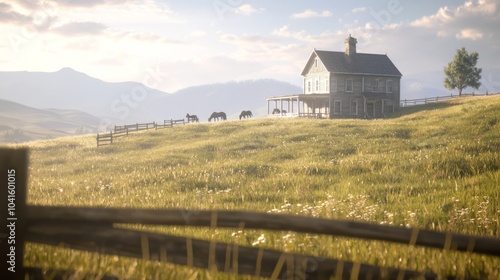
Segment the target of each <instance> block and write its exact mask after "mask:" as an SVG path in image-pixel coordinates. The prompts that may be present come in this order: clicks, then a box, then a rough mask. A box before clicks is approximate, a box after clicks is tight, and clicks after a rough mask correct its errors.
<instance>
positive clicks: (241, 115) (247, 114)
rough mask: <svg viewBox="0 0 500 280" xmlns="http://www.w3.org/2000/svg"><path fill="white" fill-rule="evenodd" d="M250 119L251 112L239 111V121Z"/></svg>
mask: <svg viewBox="0 0 500 280" xmlns="http://www.w3.org/2000/svg"><path fill="white" fill-rule="evenodd" d="M251 117H253V115H252V111H241V114H240V120H241V119H242V118H251Z"/></svg>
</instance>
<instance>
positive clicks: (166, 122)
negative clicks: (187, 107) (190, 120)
mask: <svg viewBox="0 0 500 280" xmlns="http://www.w3.org/2000/svg"><path fill="white" fill-rule="evenodd" d="M181 124H182V125H184V124H186V122H185V121H184V119H180V120H173V119H172V120H164V121H163V124H158V123H157V124H156V126H155V128H156V129H160V128H166V127H174V126H177V125H181Z"/></svg>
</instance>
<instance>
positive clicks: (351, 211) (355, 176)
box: [26, 96, 500, 279]
mask: <svg viewBox="0 0 500 280" xmlns="http://www.w3.org/2000/svg"><path fill="white" fill-rule="evenodd" d="M405 110H406V111H405ZM405 110H403V112H402V113H401V114H400V116H396V117H394V118H391V119H385V120H310V119H255V120H245V121H227V122H223V123H212V124H189V125H186V126H182V127H176V128H173V129H163V130H158V131H145V132H141V133H136V134H131V135H130V136H128V137H125V138H121V139H119V140H118V141H117V142H116V143H114V144H113V145H111V146H105V147H99V148H97V147H96V143H95V136H94V135H89V136H83V137H74V138H61V139H57V140H48V141H38V142H32V143H29V144H27V146H28V147H29V148H30V151H31V153H30V178H29V193H28V202H29V203H30V204H37V205H67V206H77V205H85V206H104V207H136V208H171V207H176V208H179V207H180V208H189V209H234V210H236V209H237V210H249V211H265V212H270V213H290V214H296V215H306V216H316V217H327V218H333V219H352V220H360V221H367V222H373V223H380V224H393V225H396V226H403V227H419V228H426V229H434V230H440V231H445V230H446V231H453V232H457V233H464V234H474V235H487V236H493V237H497V238H498V237H500V234H499V231H498V228H499V221H498V217H499V216H500V208H499V205H500V204H499V202H500V188H499V186H500V124H499V123H500V121H499V120H500V98H499V97H498V96H493V97H473V98H462V99H455V100H452V101H449V102H445V103H439V104H430V105H425V106H418V107H414V108H409V109H405ZM134 228H140V229H143V230H149V231H157V232H168V233H173V234H178V235H188V236H193V237H197V238H203V239H213V240H217V241H223V242H237V243H240V244H243V245H248V246H263V247H266V248H275V249H279V250H285V251H293V252H298V253H306V254H314V255H318V256H328V257H332V258H342V259H345V260H352V261H360V262H367V263H372V264H378V265H384V266H394V267H402V268H409V269H418V270H432V271H434V272H436V273H438V274H440V275H446V274H450V275H457V276H474V277H480V278H489V279H496V278H500V272H499V270H498V267H500V260H499V258H494V257H485V256H474V255H471V254H464V253H454V252H443V251H441V250H435V249H425V248H414V247H408V246H402V245H394V244H387V243H385V242H369V241H360V240H357V239H353V238H338V237H330V236H318V235H307V234H296V233H292V232H269V231H258V230H245V229H243V230H238V229H234V230H227V229H216V230H212V229H206V228H192V227H146V226H134ZM26 251H27V257H26V263H27V264H28V265H37V266H43V267H62V268H68V267H69V268H74V269H83V268H85V269H90V270H92V271H95V272H100V273H110V274H112V275H117V276H122V277H133V278H139V279H149V278H151V277H150V276H152V277H153V278H154V277H155V276H157V277H158V278H159V279H165V278H171V279H176V278H186V279H188V278H189V277H192V278H203V279H205V278H206V279H211V278H217V279H226V278H233V276H230V275H225V274H223V273H215V272H207V271H203V270H198V269H193V268H188V267H181V266H173V265H164V264H159V263H154V262H146V261H139V260H130V259H126V258H120V257H115V256H102V255H99V254H94V253H85V252H76V251H72V250H66V249H62V248H53V247H49V246H41V245H36V244H29V245H28V246H27V250H26ZM239 278H245V279H246V278H251V277H244V276H240V277H239Z"/></svg>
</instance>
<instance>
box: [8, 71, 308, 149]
mask: <svg viewBox="0 0 500 280" xmlns="http://www.w3.org/2000/svg"><path fill="white" fill-rule="evenodd" d="M301 92H302V89H301V88H300V87H297V86H294V85H292V84H289V83H285V82H280V81H276V80H249V81H242V82H228V83H219V84H209V85H201V86H195V87H189V88H186V89H183V90H179V91H177V92H175V93H171V94H169V93H165V92H162V91H159V90H156V89H152V88H149V87H147V86H145V85H143V84H141V83H136V82H122V83H109V82H104V81H102V80H99V79H96V78H93V77H90V76H88V75H86V74H84V73H81V72H78V71H75V70H73V69H71V68H63V69H61V70H59V71H57V72H51V73H47V72H26V71H22V72H0V99H3V101H2V105H1V106H3V107H2V108H1V112H0V115H1V116H2V118H0V142H12V141H14V139H15V141H27V140H34V139H40V138H52V137H59V136H62V135H74V134H75V133H76V132H78V133H83V132H96V131H104V130H107V129H109V128H110V127H112V125H113V124H117V125H121V124H131V123H136V122H151V121H156V122H162V121H163V120H165V119H182V118H184V117H185V116H186V114H188V113H189V114H192V115H193V114H194V115H198V117H199V118H200V121H205V122H206V121H207V120H208V117H209V116H210V114H211V113H212V112H214V111H224V112H226V114H227V116H228V118H229V119H235V118H237V117H238V115H239V113H240V112H241V111H242V110H251V111H252V112H253V114H254V116H255V117H262V116H265V115H266V114H267V103H266V99H265V98H266V97H267V96H273V95H285V94H297V93H301ZM8 101H9V102H10V103H8ZM16 103H17V104H16ZM4 108H5V110H4ZM7 108H17V110H11V109H9V110H7ZM47 108H54V109H50V110H49V109H47ZM39 115H43V116H44V117H43V118H38V116H39ZM83 116H85V118H83ZM49 117H51V118H52V117H53V118H55V119H59V120H60V122H56V121H53V120H52V119H49ZM13 119H15V121H14V120H13ZM23 119H25V120H30V121H29V123H30V125H28V124H26V125H23V124H22V123H21V122H22V120H23ZM65 122H69V123H71V125H68V123H65ZM35 127H36V129H35ZM29 130H32V132H29ZM48 130H50V131H51V132H50V133H49V132H48ZM35 131H36V133H35ZM42 131H43V132H42ZM56 132H57V133H56ZM15 135H17V136H15ZM37 135H38V137H37ZM2 139H3V140H2ZM7 139H11V140H7Z"/></svg>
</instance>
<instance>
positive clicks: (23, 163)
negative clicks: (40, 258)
mask: <svg viewBox="0 0 500 280" xmlns="http://www.w3.org/2000/svg"><path fill="white" fill-rule="evenodd" d="M0 158H2V160H1V161H0V186H1V187H0V192H1V193H0V208H1V209H0V220H1V221H2V222H1V223H2V224H3V223H5V225H6V226H3V227H0V255H1V256H0V262H1V265H0V266H1V267H2V271H3V272H2V274H3V275H7V278H5V279H25V277H24V273H25V271H24V246H25V244H24V240H25V234H26V193H27V189H28V188H27V183H28V149H5V148H2V149H0Z"/></svg>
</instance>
